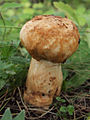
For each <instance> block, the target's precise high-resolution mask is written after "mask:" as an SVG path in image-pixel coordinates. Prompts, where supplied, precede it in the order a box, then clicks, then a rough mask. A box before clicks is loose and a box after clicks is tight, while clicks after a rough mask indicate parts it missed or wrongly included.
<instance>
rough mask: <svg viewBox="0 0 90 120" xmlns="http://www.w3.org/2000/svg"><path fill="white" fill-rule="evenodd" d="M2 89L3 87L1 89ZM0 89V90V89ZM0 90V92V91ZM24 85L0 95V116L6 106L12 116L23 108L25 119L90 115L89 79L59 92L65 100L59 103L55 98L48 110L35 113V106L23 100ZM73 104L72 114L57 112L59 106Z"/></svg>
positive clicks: (51, 119) (83, 119)
mask: <svg viewBox="0 0 90 120" xmlns="http://www.w3.org/2000/svg"><path fill="white" fill-rule="evenodd" d="M2 90H3V89H2ZM2 90H1V91H2ZM1 91H0V92H1ZM23 91H24V87H21V88H19V87H18V88H16V89H14V90H13V92H11V93H9V92H8V90H7V91H6V92H5V93H4V94H3V95H2V96H0V118H1V117H2V115H3V113H4V112H5V110H6V108H8V107H9V108H10V110H11V113H12V116H13V117H15V116H16V115H17V114H18V113H19V112H20V111H21V110H22V109H25V112H26V114H25V120H86V118H87V116H88V115H90V81H89V80H88V81H86V82H85V83H84V84H83V85H82V86H80V87H79V88H77V89H74V90H72V91H70V92H63V91H62V92H61V95H60V98H62V99H65V101H66V102H64V103H60V102H59V101H57V100H56V99H55V100H54V102H53V104H52V105H51V106H50V108H49V110H47V111H46V110H42V109H40V108H39V109H38V110H39V111H42V113H41V114H38V113H37V108H34V107H32V106H30V105H27V104H25V103H24V101H23V97H22V96H23ZM69 104H72V105H73V106H74V113H73V115H69V114H68V113H62V114H59V108H60V106H67V105H69Z"/></svg>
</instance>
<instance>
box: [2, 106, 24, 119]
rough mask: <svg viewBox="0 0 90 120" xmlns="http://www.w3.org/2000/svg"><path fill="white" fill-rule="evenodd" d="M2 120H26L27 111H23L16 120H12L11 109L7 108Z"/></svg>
mask: <svg viewBox="0 0 90 120" xmlns="http://www.w3.org/2000/svg"><path fill="white" fill-rule="evenodd" d="M1 120H25V111H24V110H22V111H21V112H20V113H19V114H18V115H17V116H16V117H15V118H12V114H11V112H10V109H9V108H7V109H6V111H5V113H4V114H3V117H2V118H1Z"/></svg>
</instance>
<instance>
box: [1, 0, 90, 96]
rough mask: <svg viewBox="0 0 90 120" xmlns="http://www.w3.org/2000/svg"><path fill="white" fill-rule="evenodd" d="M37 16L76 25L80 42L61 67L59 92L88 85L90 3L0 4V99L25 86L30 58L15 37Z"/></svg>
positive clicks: (29, 0) (23, 0)
mask: <svg viewBox="0 0 90 120" xmlns="http://www.w3.org/2000/svg"><path fill="white" fill-rule="evenodd" d="M37 15H56V16H62V17H65V16H67V17H68V18H69V19H71V20H72V21H73V22H74V23H75V24H76V25H77V27H78V30H79V33H80V40H81V42H80V45H79V48H78V50H77V52H76V53H75V54H74V55H73V56H72V57H70V58H69V59H68V60H67V61H66V63H64V64H62V67H63V75H64V83H63V89H62V90H63V91H71V90H72V89H75V88H78V87H79V86H80V85H82V84H84V83H85V82H86V81H88V84H89V80H90V0H0V95H3V94H4V92H5V91H6V90H7V89H8V91H12V89H14V88H16V87H18V86H22V85H23V84H25V80H26V75H27V71H28V67H29V64H30V59H31V57H30V55H29V54H28V53H27V51H26V50H25V49H24V48H23V47H22V45H21V44H20V39H19V33H20V29H21V27H22V26H23V25H24V23H25V22H26V21H28V20H30V19H32V18H33V17H34V16H37ZM86 87H87V86H86Z"/></svg>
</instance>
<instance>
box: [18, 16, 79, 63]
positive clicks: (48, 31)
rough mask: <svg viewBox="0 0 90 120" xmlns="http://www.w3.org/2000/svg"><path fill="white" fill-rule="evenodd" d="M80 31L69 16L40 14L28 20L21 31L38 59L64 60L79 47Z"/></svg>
mask: <svg viewBox="0 0 90 120" xmlns="http://www.w3.org/2000/svg"><path fill="white" fill-rule="evenodd" d="M79 38H80V35H79V32H78V29H77V27H76V25H75V24H74V23H73V22H72V21H71V20H69V19H68V18H62V17H60V16H53V15H40V16H36V17H34V18H33V19H32V20H30V21H28V22H27V23H26V24H25V25H24V26H23V27H22V29H21V31H20V39H21V42H22V44H23V45H24V47H25V48H26V49H27V51H28V52H29V53H30V55H31V56H32V57H33V58H35V59H36V60H41V59H44V60H48V61H51V62H55V63H61V62H64V61H65V60H66V59H67V58H68V57H70V56H71V55H72V54H73V53H74V52H75V51H76V50H77V48H78V42H79Z"/></svg>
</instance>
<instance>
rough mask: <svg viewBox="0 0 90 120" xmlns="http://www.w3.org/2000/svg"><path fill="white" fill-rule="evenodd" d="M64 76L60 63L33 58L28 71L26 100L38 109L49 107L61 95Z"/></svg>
mask: <svg viewBox="0 0 90 120" xmlns="http://www.w3.org/2000/svg"><path fill="white" fill-rule="evenodd" d="M62 82H63V76H62V71H61V64H60V63H52V62H49V61H46V60H40V61H37V60H35V59H33V58H32V60H31V64H30V68H29V71H28V76H27V81H26V90H25V91H24V100H25V101H26V102H27V103H30V104H32V105H34V106H37V107H43V108H45V107H47V106H49V105H50V104H51V103H52V101H53V98H54V97H56V96H59V95H60V91H61V86H62Z"/></svg>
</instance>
